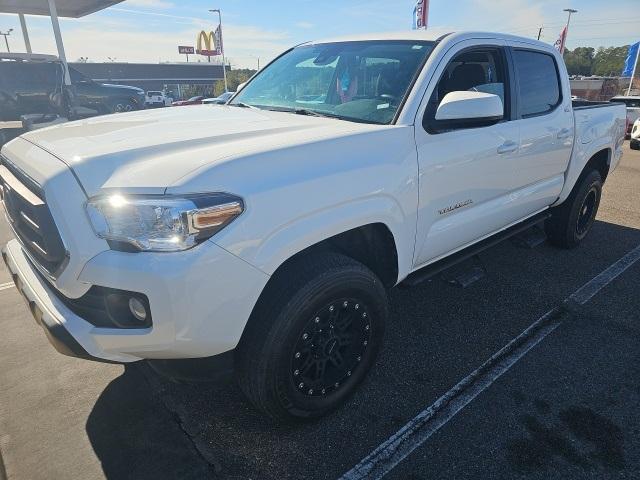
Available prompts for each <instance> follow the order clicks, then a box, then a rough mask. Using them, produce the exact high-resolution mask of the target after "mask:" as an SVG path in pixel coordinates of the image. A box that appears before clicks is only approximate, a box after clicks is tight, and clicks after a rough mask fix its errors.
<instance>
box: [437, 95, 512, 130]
mask: <svg viewBox="0 0 640 480" xmlns="http://www.w3.org/2000/svg"><path fill="white" fill-rule="evenodd" d="M503 117H504V105H503V104H502V100H501V99H500V97H499V96H498V95H493V94H491V93H484V92H471V91H461V92H450V93H448V94H446V95H445V97H444V98H443V99H442V101H441V102H440V105H438V108H437V110H436V114H435V123H436V125H437V126H438V129H454V128H472V127H481V126H488V125H492V124H494V123H497V122H499V121H500V120H502V118H503Z"/></svg>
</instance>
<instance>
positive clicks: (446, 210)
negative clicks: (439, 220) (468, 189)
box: [438, 199, 473, 215]
mask: <svg viewBox="0 0 640 480" xmlns="http://www.w3.org/2000/svg"><path fill="white" fill-rule="evenodd" d="M472 203H473V200H471V199H469V200H465V201H464V202H458V203H456V204H455V205H449V206H448V207H445V208H442V209H440V210H438V213H439V214H440V215H444V214H445V213H449V212H453V211H454V210H458V209H459V208H463V207H466V206H467V205H471V204H472Z"/></svg>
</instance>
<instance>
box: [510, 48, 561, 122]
mask: <svg viewBox="0 0 640 480" xmlns="http://www.w3.org/2000/svg"><path fill="white" fill-rule="evenodd" d="M512 57H513V64H514V70H515V74H516V81H517V92H518V105H519V110H520V115H521V116H522V118H528V117H534V116H537V115H545V114H547V113H550V112H552V111H554V110H555V109H556V108H557V107H558V105H560V104H561V103H562V88H561V83H560V75H559V71H558V66H557V64H556V60H555V58H554V57H553V56H552V55H550V54H548V53H544V52H540V51H534V50H520V49H514V50H513V51H512Z"/></svg>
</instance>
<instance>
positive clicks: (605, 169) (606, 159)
mask: <svg viewBox="0 0 640 480" xmlns="http://www.w3.org/2000/svg"><path fill="white" fill-rule="evenodd" d="M576 157H577V160H576V161H575V162H574V160H573V159H572V161H571V164H570V165H569V169H568V171H567V173H566V175H565V188H564V189H563V190H562V192H561V193H560V197H559V198H558V200H557V201H556V203H555V204H554V205H553V206H557V205H559V204H560V203H562V202H564V201H565V200H566V199H567V198H569V195H571V192H573V191H574V190H575V189H576V188H578V187H579V185H580V181H581V180H582V179H583V178H584V177H585V176H586V175H587V174H588V173H589V172H591V171H593V170H596V171H597V172H598V173H600V177H601V178H602V183H604V182H605V181H606V179H607V177H608V175H609V170H610V167H611V157H612V151H611V148H609V147H601V148H599V149H596V150H595V151H592V152H591V153H590V154H588V155H584V154H579V155H577V156H576ZM581 158H584V159H585V160H584V166H583V167H582V168H578V167H579V166H578V165H576V163H578V164H579V163H581V162H580V159H581Z"/></svg>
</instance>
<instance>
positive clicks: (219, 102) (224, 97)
mask: <svg viewBox="0 0 640 480" xmlns="http://www.w3.org/2000/svg"><path fill="white" fill-rule="evenodd" d="M235 94H236V92H224V93H223V94H222V95H220V96H219V97H215V98H205V99H204V100H203V101H202V103H204V104H205V105H210V104H214V105H224V104H225V103H227V102H228V101H229V99H230V98H231V97H233V96H234V95H235Z"/></svg>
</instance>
